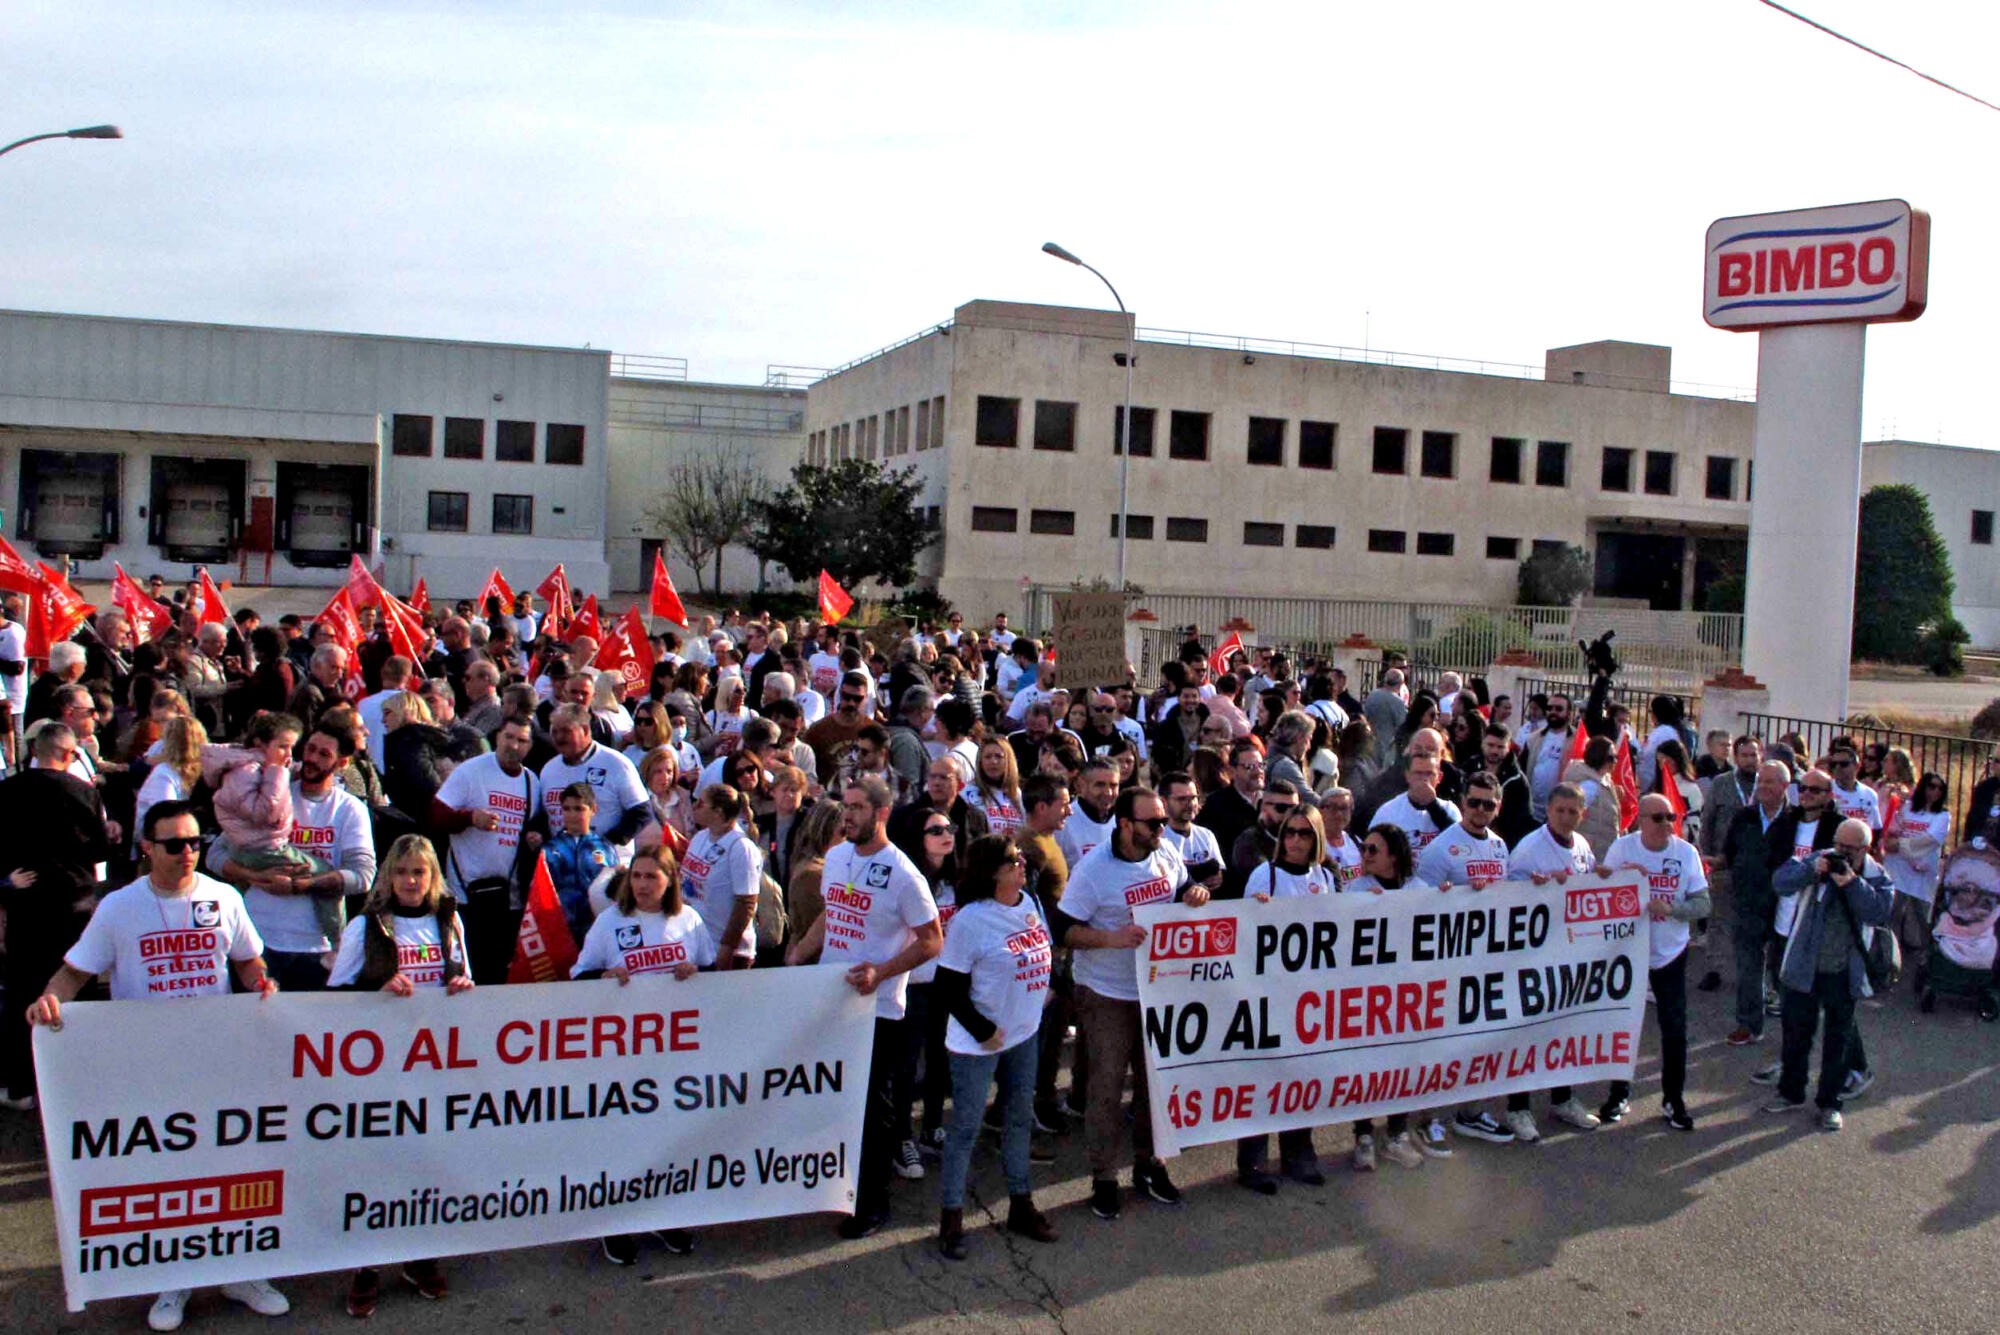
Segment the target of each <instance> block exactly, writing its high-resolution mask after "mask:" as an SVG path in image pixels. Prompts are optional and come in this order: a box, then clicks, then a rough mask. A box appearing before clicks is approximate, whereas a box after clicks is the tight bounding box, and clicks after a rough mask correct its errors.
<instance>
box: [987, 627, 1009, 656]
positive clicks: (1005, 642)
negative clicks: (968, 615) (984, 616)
mask: <svg viewBox="0 0 2000 1335" xmlns="http://www.w3.org/2000/svg"><path fill="white" fill-rule="evenodd" d="M986 638H987V640H988V642H989V643H991V644H992V645H993V646H994V647H996V648H997V649H999V650H1000V652H1001V653H1002V654H1003V655H1004V654H1005V653H1006V652H1007V651H1008V650H1009V649H1012V648H1013V647H1014V632H1013V631H1011V630H1002V629H1001V628H999V627H998V626H996V627H994V628H993V629H992V630H989V631H987V632H986Z"/></svg>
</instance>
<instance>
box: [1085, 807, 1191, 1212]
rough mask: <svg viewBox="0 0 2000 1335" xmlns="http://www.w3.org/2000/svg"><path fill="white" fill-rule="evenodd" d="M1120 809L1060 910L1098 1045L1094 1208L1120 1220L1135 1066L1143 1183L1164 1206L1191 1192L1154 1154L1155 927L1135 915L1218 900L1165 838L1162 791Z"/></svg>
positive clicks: (1092, 1076) (1093, 1076)
mask: <svg viewBox="0 0 2000 1335" xmlns="http://www.w3.org/2000/svg"><path fill="white" fill-rule="evenodd" d="M1112 817H1113V819H1114V820H1115V822H1116V832H1115V833H1114V834H1113V835H1112V837H1111V839H1110V841H1109V842H1108V843H1105V844H1101V845H1099V846H1098V847H1097V848H1096V849H1094V850H1092V851H1091V853H1090V854H1089V855H1088V856H1087V857H1085V858H1084V859H1083V861H1082V862H1080V863H1078V864H1077V865H1076V866H1075V867H1074V868H1072V869H1071V871H1070V878H1069V884H1068V886H1066V887H1065V888H1064V890H1063V895H1062V899H1061V901H1060V902H1059V903H1058V904H1057V905H1056V906H1055V908H1054V911H1053V912H1052V913H1051V914H1050V919H1051V926H1052V927H1053V929H1054V930H1053V932H1052V936H1053V938H1054V939H1055V940H1056V941H1057V942H1060V943H1061V944H1063V945H1066V946H1068V947H1070V948H1071V949H1072V950H1073V951H1074V952H1075V958H1074V963H1073V966H1072V971H1073V975H1074V978H1075V984H1076V1010H1077V1020H1078V1025H1079V1028H1080V1029H1081V1030H1082V1036H1083V1039H1084V1042H1085V1044H1086V1045H1087V1046H1088V1047H1089V1050H1090V1064H1089V1065H1090V1069H1089V1075H1088V1077H1087V1078H1088V1081H1089V1084H1088V1087H1087V1089H1086V1091H1085V1112H1084V1143H1085V1145H1086V1147H1087V1151H1088V1154H1089V1158H1090V1177H1091V1195H1090V1208H1091V1212H1092V1213H1094V1214H1095V1215H1096V1216H1097V1217H1098V1218H1099V1219H1105V1220H1111V1219H1116V1218H1117V1217H1118V1215H1119V1213H1120V1210H1121V1208H1122V1206H1121V1200H1120V1196H1119V1191H1118V1177H1117V1167H1118V1138H1119V1133H1120V1131H1121V1130H1122V1129H1123V1127H1124V1114H1123V1111H1122V1110H1121V1108H1120V1106H1119V1105H1120V1097H1121V1095H1122V1094H1123V1093H1124V1089H1125V1076H1126V1073H1127V1072H1128V1071H1130V1072H1131V1074H1132V1076H1133V1091H1132V1132H1131V1134H1132V1187H1133V1190H1134V1191H1135V1192H1138V1193H1141V1194H1143V1195H1145V1196H1147V1197H1148V1198H1150V1199H1152V1200H1155V1201H1158V1202H1160V1203H1161V1204H1163V1205H1178V1204H1179V1203H1180V1200H1181V1193H1180V1191H1179V1189H1178V1188H1176V1187H1175V1186H1174V1184H1173V1182H1172V1181H1171V1180H1170V1179H1169V1178H1168V1176H1167V1166H1166V1165H1165V1164H1164V1163H1161V1162H1160V1160H1159V1159H1158V1158H1157V1157H1155V1155H1154V1154H1153V1118H1152V1108H1151V1102H1150V1100H1149V1098H1148V1095H1147V1090H1146V1066H1145V1048H1144V1039H1143V1035H1142V1034H1141V1032H1140V1014H1139V963H1138V947H1139V946H1141V945H1143V944H1144V943H1145V940H1146V931H1145V929H1144V928H1142V927H1140V926H1139V925H1138V924H1136V923H1135V922H1133V921H1132V911H1133V910H1134V909H1136V908H1139V907H1141V906H1142V905H1146V904H1166V903H1172V902H1174V901H1176V900H1179V901H1180V902H1182V903H1185V904H1187V905H1188V906H1189V907H1191V908H1199V907H1200V906H1201V905H1203V904H1206V903H1207V902H1208V891H1207V890H1206V889H1204V888H1203V887H1201V886H1198V885H1193V884H1191V883H1190V882H1189V880H1188V874H1187V865H1186V864H1185V863H1183V862H1182V861H1181V858H1180V855H1179V854H1178V853H1176V852H1174V851H1173V850H1172V849H1170V848H1167V847H1166V846H1165V845H1164V843H1163V841H1162V831H1164V830H1165V829H1166V826H1167V808H1166V804H1165V803H1163V802H1162V801H1160V797H1159V794H1157V793H1155V792H1154V791H1153V790H1152V789H1150V788H1142V787H1132V788H1127V789H1126V790H1125V791H1124V792H1122V793H1120V794H1119V795H1118V800H1117V802H1116V803H1115V804H1114V806H1113V807H1112Z"/></svg>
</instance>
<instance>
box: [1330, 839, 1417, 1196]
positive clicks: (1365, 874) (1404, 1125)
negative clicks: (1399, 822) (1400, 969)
mask: <svg viewBox="0 0 2000 1335" xmlns="http://www.w3.org/2000/svg"><path fill="white" fill-rule="evenodd" d="M1436 888H1437V887H1435V886H1432V885H1430V884H1428V883H1426V882H1424V881H1420V880H1418V879H1417V874H1416V859H1415V857H1413V856H1412V855H1411V853H1410V836H1409V835H1407V834H1405V833H1403V831H1402V830H1400V829H1398V828H1397V827H1396V826H1394V825H1377V826H1375V827H1374V828H1373V829H1371V830H1369V831H1368V837H1367V838H1365V839H1363V840H1362V841H1361V874H1360V875H1359V876H1357V877H1355V878H1354V880H1353V881H1352V882H1351V883H1350V884H1349V885H1348V887H1347V892H1348V893H1349V894H1353V895H1379V894H1383V893H1385V892H1387V891H1390V890H1434V889H1436ZM1387 1130H1388V1135H1389V1138H1388V1139H1387V1140H1386V1141H1384V1142H1383V1143H1382V1154H1383V1157H1385V1158H1387V1159H1388V1160H1389V1162H1391V1163H1397V1164H1401V1165H1402V1166H1403V1167H1405V1168H1422V1167H1423V1166H1424V1155H1423V1151H1422V1150H1419V1149H1418V1148H1417V1146H1416V1142H1415V1141H1413V1140H1411V1139H1410V1114H1409V1111H1408V1110H1407V1109H1406V1110H1404V1111H1402V1112H1393V1113H1390V1114H1389V1125H1388V1128H1387ZM1354 1171H1355V1172H1357V1173H1372V1172H1374V1171H1375V1123H1374V1120H1373V1119H1371V1118H1367V1117H1364V1118H1362V1119H1361V1120H1360V1121H1358V1122H1356V1123H1355V1124H1354Z"/></svg>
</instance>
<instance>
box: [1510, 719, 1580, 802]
mask: <svg viewBox="0 0 2000 1335" xmlns="http://www.w3.org/2000/svg"><path fill="white" fill-rule="evenodd" d="M1569 714H1570V700H1569V697H1568V696H1566V695H1552V696H1550V697H1549V708H1548V714H1547V716H1546V718H1545V720H1544V722H1543V725H1542V727H1541V728H1539V729H1538V730H1537V731H1536V732H1535V735H1534V736H1533V737H1526V738H1524V739H1523V741H1522V743H1521V768H1522V769H1523V770H1525V771H1526V772H1527V775H1528V807H1529V810H1530V811H1531V812H1532V813H1533V815H1534V817H1535V819H1536V820H1547V819H1548V810H1549V794H1550V793H1551V792H1553V791H1555V786H1556V785H1557V784H1558V783H1561V782H1562V781H1563V766H1564V763H1565V762H1564V757H1565V756H1567V755H1568V754H1569V745H1570V729H1571V728H1572V727H1573V726H1575V725H1574V724H1573V723H1572V722H1571V720H1570V716H1569Z"/></svg>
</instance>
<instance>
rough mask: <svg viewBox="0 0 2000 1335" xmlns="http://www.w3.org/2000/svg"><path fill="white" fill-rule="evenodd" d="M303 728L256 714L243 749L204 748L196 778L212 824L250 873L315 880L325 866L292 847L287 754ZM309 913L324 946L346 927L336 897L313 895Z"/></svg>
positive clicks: (279, 717) (281, 716)
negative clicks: (210, 806)
mask: <svg viewBox="0 0 2000 1335" xmlns="http://www.w3.org/2000/svg"><path fill="white" fill-rule="evenodd" d="M303 731H304V727H303V725H301V724H300V722H299V721H298V720H297V719H296V718H294V717H292V716H291V715H290V714H272V713H268V712H266V713H260V714H258V715H257V716H256V717H255V718H253V719H251V720H250V727H249V729H248V731H247V732H246V734H245V740H246V741H248V742H249V743H250V744H249V745H248V746H204V747H202V749H201V768H202V776H203V777H204V778H206V779H207V780H208V785H209V787H211V788H213V789H214V790H215V819H216V822H217V823H218V824H220V825H221V826H222V833H223V837H224V838H226V839H227V840H228V841H229V851H230V856H231V858H232V860H234V861H235V862H236V863H237V864H238V865H240V866H244V867H248V868H250V869H251V870H253V871H272V870H278V871H291V872H293V873H294V874H295V875H299V876H316V875H318V874H320V873H321V872H324V871H327V870H329V868H328V866H327V864H326V863H325V862H324V861H322V860H320V859H319V858H316V857H313V856H312V855H311V854H309V853H307V852H305V851H304V850H303V849H300V848H296V847H294V846H293V844H292V771H291V763H292V748H293V747H295V746H297V745H298V744H299V735H300V734H301V733H302V732H303ZM312 902H313V912H314V914H315V915H316V916H317V917H318V919H319V925H320V929H321V930H322V931H324V932H325V933H326V935H327V939H328V940H332V941H338V940H339V939H340V933H341V929H342V928H343V927H345V926H346V919H347V912H346V906H345V905H344V904H343V903H342V901H341V899H340V897H339V896H337V895H332V896H328V895H314V896H313V897H312Z"/></svg>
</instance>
